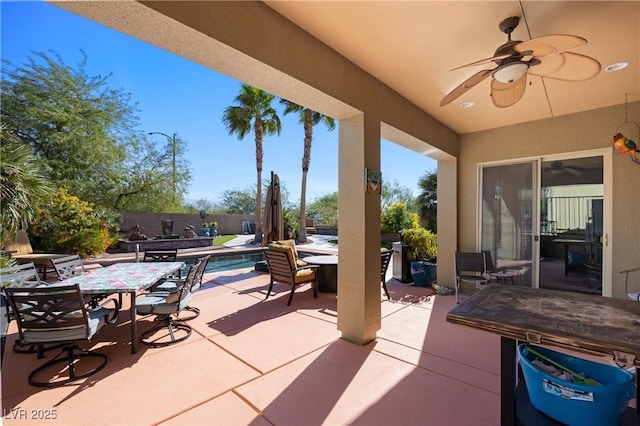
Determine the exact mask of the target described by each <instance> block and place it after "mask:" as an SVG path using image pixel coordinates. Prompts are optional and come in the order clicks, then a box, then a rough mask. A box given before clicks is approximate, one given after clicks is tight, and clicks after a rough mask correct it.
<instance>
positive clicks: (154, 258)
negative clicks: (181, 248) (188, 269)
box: [142, 248, 178, 262]
mask: <svg viewBox="0 0 640 426" xmlns="http://www.w3.org/2000/svg"><path fill="white" fill-rule="evenodd" d="M177 258H178V249H177V248H176V249H147V250H145V252H144V257H143V258H142V261H143V262H175V261H176V259H177Z"/></svg>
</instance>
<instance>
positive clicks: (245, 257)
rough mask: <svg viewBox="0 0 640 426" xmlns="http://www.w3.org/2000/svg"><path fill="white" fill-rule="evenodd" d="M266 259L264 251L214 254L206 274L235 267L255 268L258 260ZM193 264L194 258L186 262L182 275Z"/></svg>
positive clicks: (184, 274)
mask: <svg viewBox="0 0 640 426" xmlns="http://www.w3.org/2000/svg"><path fill="white" fill-rule="evenodd" d="M261 260H264V256H263V254H262V253H245V254H226V255H212V256H211V258H210V259H209V263H207V267H206V269H205V271H204V272H205V274H207V273H210V272H220V271H230V270H233V269H243V268H253V267H254V266H255V264H256V262H259V261H261ZM191 265H193V260H188V261H186V262H185V267H184V268H183V269H182V276H183V277H184V276H186V275H187V271H188V270H189V268H190V267H191Z"/></svg>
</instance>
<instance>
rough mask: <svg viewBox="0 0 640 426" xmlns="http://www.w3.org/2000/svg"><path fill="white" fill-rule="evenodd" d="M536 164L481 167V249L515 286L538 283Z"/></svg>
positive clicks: (525, 163)
mask: <svg viewBox="0 0 640 426" xmlns="http://www.w3.org/2000/svg"><path fill="white" fill-rule="evenodd" d="M537 165H538V161H537V160H533V161H525V162H520V163H510V164H504V165H493V166H482V167H481V173H480V181H481V182H480V185H481V207H480V247H481V249H482V250H487V251H489V252H490V253H491V258H492V260H493V263H494V265H495V267H496V268H499V269H506V270H507V271H508V272H509V273H513V274H514V281H515V283H516V284H517V285H523V286H527V287H531V286H533V284H534V283H536V282H537V277H536V276H535V273H536V271H535V268H533V267H532V265H534V264H535V263H534V255H535V254H536V253H537V241H535V239H536V238H537V233H534V232H533V230H534V229H536V227H537V207H536V199H537V197H536V194H537V192H536V185H537V179H536V173H537V170H538V167H537Z"/></svg>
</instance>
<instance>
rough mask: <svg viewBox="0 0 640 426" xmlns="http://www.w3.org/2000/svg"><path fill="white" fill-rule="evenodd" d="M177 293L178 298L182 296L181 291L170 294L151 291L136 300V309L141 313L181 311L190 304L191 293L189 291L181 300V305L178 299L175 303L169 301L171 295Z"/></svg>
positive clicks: (162, 313)
mask: <svg viewBox="0 0 640 426" xmlns="http://www.w3.org/2000/svg"><path fill="white" fill-rule="evenodd" d="M175 294H177V295H178V298H179V297H180V292H177V293H169V294H168V295H167V294H166V293H158V294H155V293H149V294H148V295H147V296H145V297H143V298H142V299H140V300H137V301H136V311H137V312H138V314H140V315H149V314H159V315H167V314H172V313H175V312H179V311H181V310H183V309H184V308H186V307H187V306H188V305H189V302H190V301H191V293H187V295H186V296H185V298H184V299H182V300H181V301H180V304H179V305H178V304H177V303H176V302H177V299H176V301H174V302H173V303H170V302H168V301H167V299H168V298H169V297H170V296H171V297H175V296H173V295H175Z"/></svg>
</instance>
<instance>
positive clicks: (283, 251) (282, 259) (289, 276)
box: [263, 244, 319, 306]
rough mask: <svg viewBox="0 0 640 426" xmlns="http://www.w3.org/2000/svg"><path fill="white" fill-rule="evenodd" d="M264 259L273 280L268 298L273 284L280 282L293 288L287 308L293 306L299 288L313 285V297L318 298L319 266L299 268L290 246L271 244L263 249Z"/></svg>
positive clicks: (271, 280)
mask: <svg viewBox="0 0 640 426" xmlns="http://www.w3.org/2000/svg"><path fill="white" fill-rule="evenodd" d="M263 251H264V257H265V258H266V259H267V263H268V264H269V274H270V275H271V279H270V281H269V289H268V290H267V297H265V300H266V299H268V298H269V295H270V294H271V289H272V288H273V283H274V282H276V281H278V282H280V283H284V284H288V285H289V286H291V292H290V293H289V300H288V302H287V306H289V305H291V301H292V300H293V293H294V291H295V289H296V287H297V286H299V285H302V284H306V283H311V287H312V288H313V297H314V298H317V297H318V281H317V279H316V269H317V268H318V267H319V266H317V265H306V266H302V267H298V266H297V264H296V260H295V257H294V254H293V249H292V248H291V247H289V246H284V245H281V244H271V245H269V247H268V248H265V249H263Z"/></svg>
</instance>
